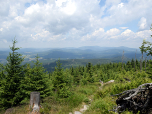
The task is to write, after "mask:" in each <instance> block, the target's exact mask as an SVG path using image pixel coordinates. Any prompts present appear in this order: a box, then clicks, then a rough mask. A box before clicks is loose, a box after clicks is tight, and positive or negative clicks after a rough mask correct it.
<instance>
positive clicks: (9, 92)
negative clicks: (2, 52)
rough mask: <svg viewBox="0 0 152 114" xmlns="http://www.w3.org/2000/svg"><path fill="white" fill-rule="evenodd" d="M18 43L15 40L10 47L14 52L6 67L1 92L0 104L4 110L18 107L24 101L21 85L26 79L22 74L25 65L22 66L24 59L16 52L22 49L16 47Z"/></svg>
mask: <svg viewBox="0 0 152 114" xmlns="http://www.w3.org/2000/svg"><path fill="white" fill-rule="evenodd" d="M16 43H17V41H16V39H14V40H13V46H12V47H10V49H11V51H12V52H10V53H9V56H8V57H7V64H6V65H5V67H4V68H5V72H6V74H5V78H4V81H3V84H2V85H1V91H0V92H1V93H0V98H1V101H0V102H1V104H2V105H3V107H4V108H8V107H12V106H14V105H17V104H18V103H20V101H21V100H22V99H23V96H22V94H21V88H20V85H21V81H22V80H23V78H24V74H23V73H22V72H23V68H24V65H21V63H22V62H23V60H24V58H23V57H22V55H21V54H19V53H18V52H16V51H17V50H19V49H20V48H16V47H15V44H16Z"/></svg>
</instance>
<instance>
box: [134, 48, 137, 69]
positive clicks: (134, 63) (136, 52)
mask: <svg viewBox="0 0 152 114" xmlns="http://www.w3.org/2000/svg"><path fill="white" fill-rule="evenodd" d="M136 53H137V50H136ZM136 53H135V62H134V70H135V71H136V69H135V66H136Z"/></svg>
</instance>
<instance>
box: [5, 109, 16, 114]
mask: <svg viewBox="0 0 152 114" xmlns="http://www.w3.org/2000/svg"><path fill="white" fill-rule="evenodd" d="M12 113H15V110H14V109H13V108H8V109H7V110H6V112H5V113H4V114H12Z"/></svg>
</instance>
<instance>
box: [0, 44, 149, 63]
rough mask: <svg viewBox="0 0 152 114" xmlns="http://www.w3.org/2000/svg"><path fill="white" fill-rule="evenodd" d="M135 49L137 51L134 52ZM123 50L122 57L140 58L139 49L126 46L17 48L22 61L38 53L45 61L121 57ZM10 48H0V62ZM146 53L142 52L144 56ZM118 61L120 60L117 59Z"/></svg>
mask: <svg viewBox="0 0 152 114" xmlns="http://www.w3.org/2000/svg"><path fill="white" fill-rule="evenodd" d="M136 50H137V52H136ZM123 51H124V57H126V58H128V59H132V58H135V53H136V58H137V59H138V60H139V59H140V58H141V52H140V50H139V49H135V48H128V47H99V46H84V47H79V48H44V49H43V48H42V49H39V48H23V49H22V48H21V49H20V50H18V52H19V53H21V54H22V55H23V56H25V59H24V63H26V62H31V61H33V60H35V56H36V55H37V54H38V56H39V57H40V58H39V60H42V62H43V63H44V64H45V63H51V62H54V61H55V60H58V59H59V58H60V60H68V59H101V58H102V59H113V58H114V59H116V58H118V57H119V58H120V59H121V57H122V54H123ZM9 52H10V50H6V49H5V50H3V49H1V50H0V63H3V64H5V63H6V58H7V56H8V54H9ZM145 55H146V54H145V53H144V56H145ZM119 61H120V60H119Z"/></svg>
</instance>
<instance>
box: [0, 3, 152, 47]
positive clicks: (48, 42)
mask: <svg viewBox="0 0 152 114" xmlns="http://www.w3.org/2000/svg"><path fill="white" fill-rule="evenodd" d="M151 24H152V0H0V48H9V46H12V40H13V39H14V38H15V39H17V41H18V43H17V44H16V46H18V47H22V48H63V47H81V46H101V47H119V46H126V47H131V48H139V47H140V46H141V44H142V41H143V39H146V40H147V41H150V42H152V38H151V37H150V35H152V31H151V30H150V27H151Z"/></svg>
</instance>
